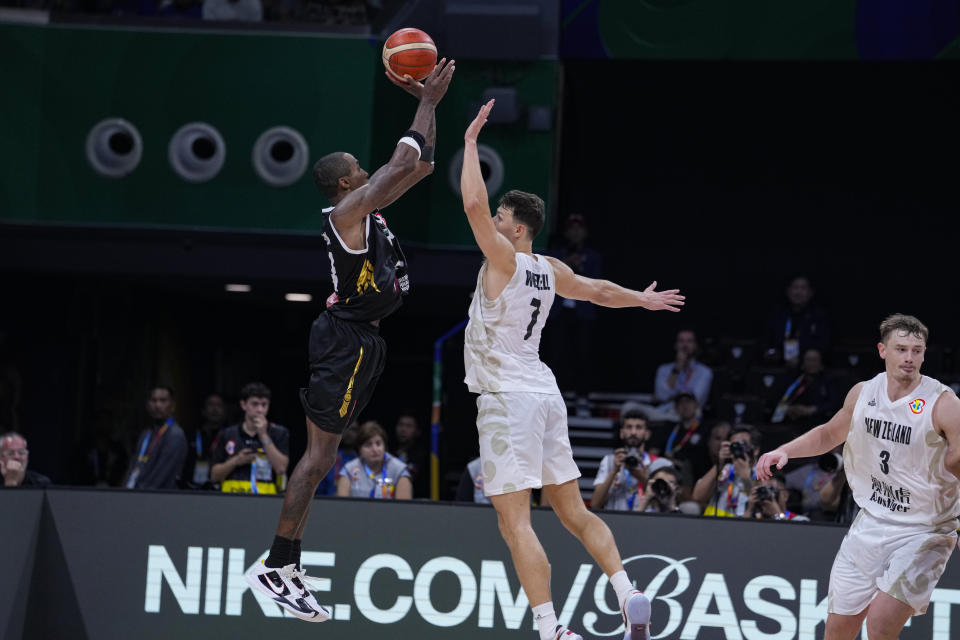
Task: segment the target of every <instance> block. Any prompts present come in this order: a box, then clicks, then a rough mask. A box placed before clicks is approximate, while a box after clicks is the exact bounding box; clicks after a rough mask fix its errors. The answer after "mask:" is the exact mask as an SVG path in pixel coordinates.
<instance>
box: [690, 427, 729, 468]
mask: <svg viewBox="0 0 960 640" xmlns="http://www.w3.org/2000/svg"><path fill="white" fill-rule="evenodd" d="M732 430H733V426H732V425H731V424H730V423H729V422H727V421H726V420H721V421H719V422H715V423H714V424H713V426H712V427H710V436H709V437H708V438H707V456H708V457H709V460H710V466H713V465H716V464H717V463H718V462H719V461H720V447H721V446H722V445H723V443H724V442H726V441H727V440H729V438H730V432H731V431H732ZM718 468H719V467H718ZM706 472H707V469H704V470H703V473H706ZM697 477H698V478H700V477H703V474H702V473H701V474H700V475H698V476H697Z"/></svg>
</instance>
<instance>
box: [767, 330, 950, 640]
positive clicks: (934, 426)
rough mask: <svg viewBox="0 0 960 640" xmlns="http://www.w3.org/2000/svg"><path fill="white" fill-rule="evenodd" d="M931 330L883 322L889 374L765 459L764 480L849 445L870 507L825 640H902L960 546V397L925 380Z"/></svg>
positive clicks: (847, 557)
mask: <svg viewBox="0 0 960 640" xmlns="http://www.w3.org/2000/svg"><path fill="white" fill-rule="evenodd" d="M929 335H930V332H929V331H928V330H927V327H925V326H924V325H923V323H921V322H920V321H919V320H917V319H916V318H914V317H912V316H906V315H902V314H895V315H892V316H890V317H888V318H887V319H886V320H884V321H883V323H881V325H880V343H879V344H878V345H877V348H878V350H879V352H880V357H881V358H883V360H884V362H885V371H884V372H883V373H881V374H879V375H877V376H876V377H874V378H872V379H870V380H867V381H865V382H859V383H857V384H856V385H855V386H854V387H853V388H852V389H851V390H850V392H849V393H848V394H847V399H846V400H845V401H844V403H843V407H842V408H841V409H840V411H838V412H837V413H836V415H834V416H833V418H831V419H830V420H829V421H828V422H826V423H825V424H823V425H820V426H819V427H816V428H815V429H812V430H810V431H809V432H807V433H805V434H804V435H802V436H800V437H799V438H796V439H795V440H793V441H791V442H789V443H787V444H786V445H784V446H783V447H781V448H779V449H776V450H774V451H771V452H770V453H765V454H763V456H761V457H760V460H759V461H758V462H757V479H758V480H760V481H764V480H766V479H767V478H769V477H770V468H771V467H774V466H775V467H777V468H779V469H782V468H783V466H784V465H785V464H786V463H787V460H789V459H790V458H802V457H807V456H816V455H820V454H823V453H826V452H827V451H830V450H831V449H833V448H834V447H836V446H837V445H840V444H843V443H845V444H844V448H843V469H844V471H845V472H846V475H847V482H848V483H849V484H850V489H851V491H852V493H853V498H854V500H855V501H856V503H857V505H859V506H860V513H859V514H858V515H857V517H856V519H855V520H854V521H853V524H852V525H850V531H849V532H848V533H847V536H846V537H845V538H844V540H843V544H841V545H840V551H839V552H837V557H836V559H835V560H834V563H833V569H832V570H831V571H830V588H829V590H828V592H827V603H828V604H827V611H828V615H827V625H826V633H825V635H824V640H853V639H854V638H856V637H857V634H858V633H859V632H860V628H861V626H862V625H863V620H864V618H866V621H867V635H869V636H870V640H893V639H894V638H897V637H898V636H899V634H900V630H901V629H903V626H904V625H905V624H906V622H907V620H908V619H909V618H910V616H915V615H922V614H923V613H925V612H926V610H927V606H928V605H929V604H930V596H931V595H932V594H933V589H934V587H936V585H937V581H938V580H939V579H940V576H941V575H943V571H944V569H945V568H946V565H947V560H948V559H949V558H950V554H951V553H952V552H953V548H954V547H955V546H956V544H957V525H958V521H957V516H958V515H960V479H958V476H960V400H958V399H957V396H956V395H955V394H954V393H953V391H952V390H951V389H950V388H949V387H947V386H945V385H944V384H942V383H940V382H938V381H937V380H934V379H933V378H929V377H927V376H924V375H921V374H920V366H921V365H922V364H923V356H924V352H925V350H926V348H927V339H928V338H929Z"/></svg>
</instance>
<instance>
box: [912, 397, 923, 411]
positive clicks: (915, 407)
mask: <svg viewBox="0 0 960 640" xmlns="http://www.w3.org/2000/svg"><path fill="white" fill-rule="evenodd" d="M925 404H926V402H924V401H923V399H921V398H917V399H916V400H914V401H913V402H911V403H910V405H909V406H910V411H913V412H914V413H916V414H920V413H922V412H923V405H925Z"/></svg>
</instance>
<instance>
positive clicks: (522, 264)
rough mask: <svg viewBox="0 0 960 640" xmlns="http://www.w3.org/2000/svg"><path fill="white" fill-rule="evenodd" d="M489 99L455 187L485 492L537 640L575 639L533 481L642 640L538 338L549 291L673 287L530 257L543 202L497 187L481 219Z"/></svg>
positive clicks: (641, 295) (626, 297) (664, 305)
mask: <svg viewBox="0 0 960 640" xmlns="http://www.w3.org/2000/svg"><path fill="white" fill-rule="evenodd" d="M493 102H494V101H493V100H491V101H490V102H488V103H487V104H485V105H484V106H483V107H481V108H480V113H479V114H478V115H477V117H476V119H475V120H474V121H473V122H472V123H471V124H470V126H469V127H468V128H467V131H466V134H465V135H464V143H465V145H464V155H463V172H462V174H461V177H460V189H461V191H462V195H463V207H464V211H466V213H467V220H468V221H469V223H470V228H471V229H472V231H473V236H474V238H475V239H476V241H477V244H478V245H479V246H480V249H481V251H483V255H484V256H485V257H486V262H485V263H484V264H483V266H482V267H480V274H479V275H478V277H477V288H476V291H475V293H474V295H473V301H472V303H471V305H470V321H469V323H468V325H467V329H466V335H465V338H464V362H465V367H466V383H467V386H468V387H469V388H470V391H472V392H474V393H479V394H480V397H479V398H478V399H477V409H478V414H477V429H478V431H479V437H480V460H481V463H482V469H483V482H484V487H483V488H484V493H486V495H488V496H489V497H490V501H491V502H492V503H493V506H494V508H495V509H496V510H497V515H498V518H499V523H500V532H501V533H502V535H503V538H504V540H505V541H506V543H507V546H508V547H509V548H510V554H511V556H512V557H513V564H514V567H515V569H516V571H517V575H518V576H519V578H520V583H521V585H522V586H523V590H524V591H525V592H526V595H527V600H528V601H529V602H530V604H531V606H532V608H533V613H534V618H535V620H536V622H537V627H538V629H539V631H540V638H541V640H558V639H561V640H582V638H581V636H580V635H578V634H576V633H574V632H572V631H569V630H568V629H566V627H564V626H562V625H559V624H558V623H557V617H556V613H555V612H554V609H553V602H552V600H551V597H550V565H549V564H548V562H547V557H546V554H545V553H544V551H543V547H541V546H540V542H539V541H538V540H537V536H536V534H535V533H534V532H533V529H532V528H531V526H530V492H531V490H532V489H535V488H540V487H543V492H544V494H545V496H546V498H547V499H548V500H549V502H550V506H551V507H553V510H554V511H555V512H556V514H557V515H558V516H559V517H560V520H561V521H562V522H563V524H564V526H565V527H566V528H567V529H568V530H569V531H570V532H571V533H573V534H574V535H575V536H576V537H577V538H579V539H580V540H581V541H582V542H583V544H584V546H585V547H586V549H587V551H588V552H589V553H590V555H591V556H593V559H594V560H596V562H597V564H598V565H600V568H601V569H602V570H603V571H604V573H605V574H606V575H607V576H608V577H609V579H610V583H611V585H612V586H613V588H614V591H615V592H616V594H617V599H618V601H619V603H620V608H621V612H622V613H623V616H624V622H625V625H626V630H625V636H624V637H625V638H627V639H628V640H647V639H648V638H649V637H650V636H649V625H650V602H649V601H648V600H647V598H646V597H645V596H644V595H643V594H642V593H640V592H638V591H635V590H634V589H633V585H632V583H631V582H630V580H629V579H628V578H627V575H626V573H625V572H624V570H623V564H622V562H621V560H620V553H619V551H618V550H617V546H616V543H615V542H614V540H613V535H612V534H611V532H610V529H609V528H608V527H607V525H606V524H604V522H603V521H602V520H600V518H598V517H597V516H596V515H594V514H593V513H591V512H590V511H588V510H587V508H586V506H585V505H584V503H583V498H582V497H581V495H580V487H579V486H578V484H577V478H578V477H580V471H579V470H578V469H577V465H576V463H575V462H574V460H573V453H572V450H571V448H570V439H569V437H568V435H567V409H566V405H565V404H564V401H563V397H562V396H561V395H560V391H559V389H558V387H557V383H556V380H555V379H554V377H553V373H552V372H551V371H550V369H549V368H548V367H547V366H546V365H545V364H544V363H543V362H541V361H540V354H539V349H540V334H541V332H542V331H543V326H544V324H545V323H546V321H547V316H548V315H549V314H550V306H551V305H552V304H553V299H554V296H555V295H561V296H564V297H566V298H572V299H574V300H589V301H590V302H593V303H595V304H600V305H603V306H607V307H643V308H644V309H651V310H660V309H666V310H669V311H679V310H680V306H682V305H683V296H681V295H680V294H679V291H678V290H676V289H671V290H668V291H655V287H656V284H657V283H656V282H654V283H653V284H651V285H650V286H649V287H647V288H646V289H645V290H644V291H633V290H631V289H626V288H624V287H621V286H619V285H616V284H614V283H612V282H609V281H606V280H593V279H591V278H584V277H582V276H578V275H575V274H574V272H573V271H572V270H571V269H570V267H568V266H567V265H566V264H564V263H563V262H561V261H560V260H556V259H554V258H550V257H546V256H542V255H537V254H535V253H533V239H534V238H535V237H536V236H537V234H538V233H539V232H540V230H541V228H542V227H543V223H544V217H545V212H544V203H543V200H541V199H540V198H539V197H538V196H536V195H534V194H532V193H525V192H523V191H515V190H514V191H508V192H507V193H505V194H504V195H503V197H502V198H501V199H500V203H499V206H498V207H497V211H496V214H495V215H493V216H492V217H491V215H490V205H489V202H488V197H487V189H486V185H485V184H484V181H483V174H482V172H481V170H480V159H479V154H478V150H477V137H478V135H479V133H480V129H481V128H483V125H484V124H485V123H486V121H487V116H488V115H489V114H490V110H491V109H492V108H493Z"/></svg>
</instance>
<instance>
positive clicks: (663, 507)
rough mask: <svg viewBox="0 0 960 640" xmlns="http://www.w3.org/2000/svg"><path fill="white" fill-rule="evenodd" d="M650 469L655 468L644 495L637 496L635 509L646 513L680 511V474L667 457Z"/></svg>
mask: <svg viewBox="0 0 960 640" xmlns="http://www.w3.org/2000/svg"><path fill="white" fill-rule="evenodd" d="M661 462H663V464H662V465H661V464H660V463H661ZM650 469H653V471H652V472H651V473H650V482H648V483H647V487H646V490H645V491H644V492H643V495H642V496H640V497H639V498H637V502H636V504H635V505H634V507H633V510H634V511H642V512H644V513H679V512H680V509H679V507H677V490H678V489H679V488H680V474H679V473H678V472H677V470H676V469H675V468H674V467H673V465H671V464H670V463H669V461H667V460H666V459H665V458H660V459H659V460H657V462H656V463H654V464H652V465H650Z"/></svg>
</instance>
